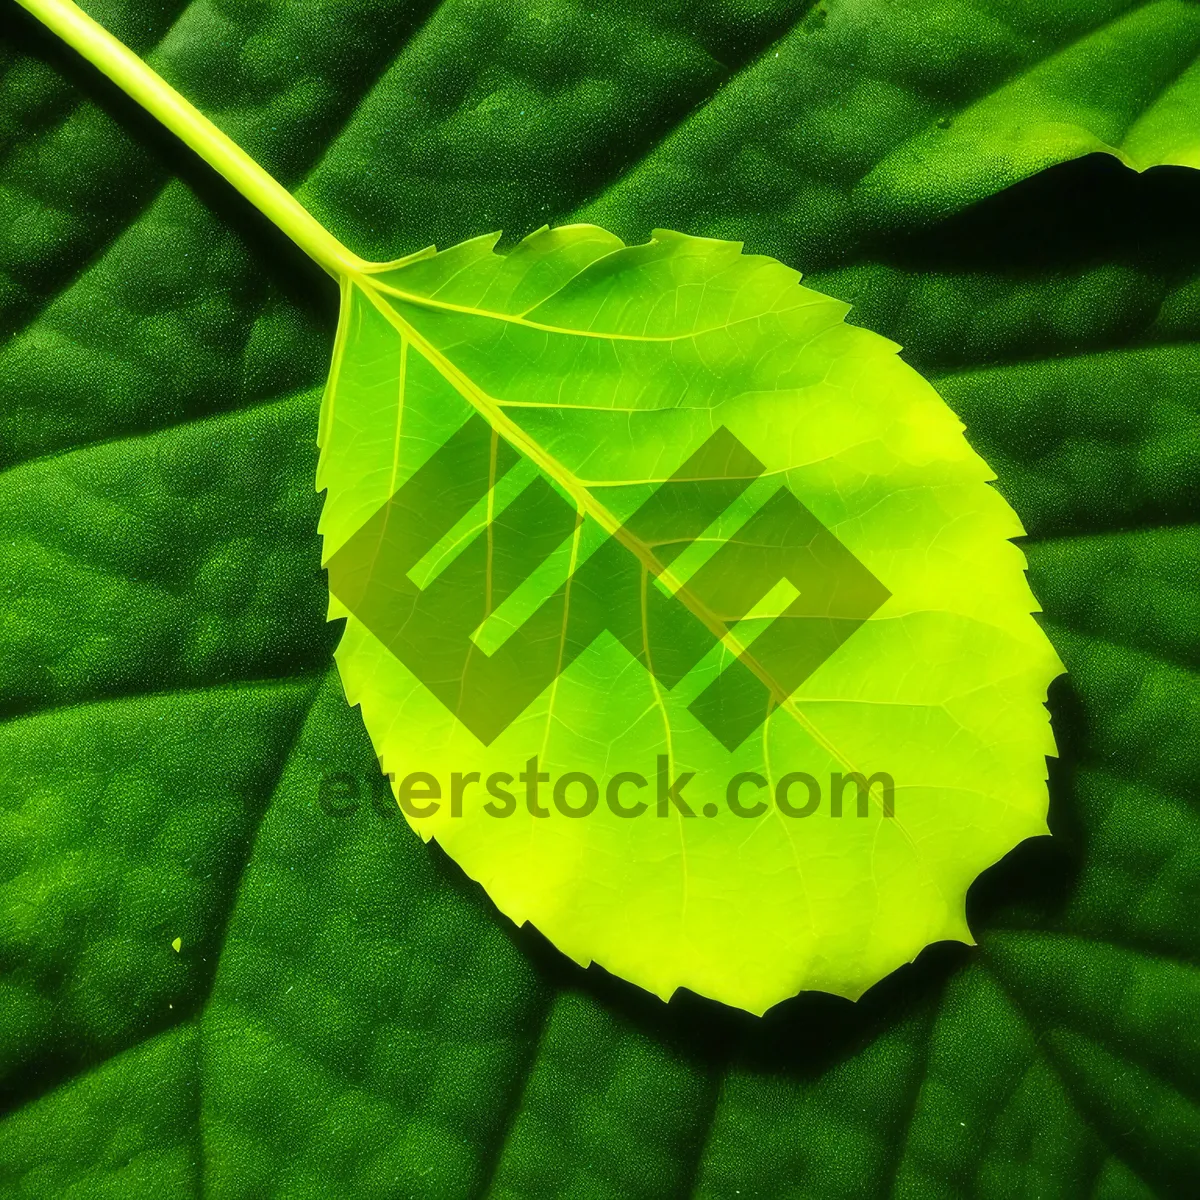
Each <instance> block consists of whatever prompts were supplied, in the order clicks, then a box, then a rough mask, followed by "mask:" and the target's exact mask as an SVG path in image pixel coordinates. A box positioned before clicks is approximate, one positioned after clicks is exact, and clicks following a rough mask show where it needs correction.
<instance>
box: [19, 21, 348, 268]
mask: <svg viewBox="0 0 1200 1200" xmlns="http://www.w3.org/2000/svg"><path fill="white" fill-rule="evenodd" d="M17 3H18V4H20V5H21V6H22V7H23V8H26V9H28V10H29V12H31V13H32V14H33V15H34V16H35V17H37V19H38V20H39V21H41V22H42V24H43V25H45V26H46V27H47V28H48V29H50V30H51V31H52V32H53V33H55V34H57V35H58V36H59V37H60V38H62V40H63V41H64V42H66V43H67V45H69V46H71V47H72V48H73V49H75V50H77V51H78V52H79V53H80V54H82V55H83V57H84V58H86V59H87V60H88V61H89V62H90V63H92V64H93V65H94V66H96V67H97V68H99V69H100V70H101V71H102V72H103V73H104V74H105V75H107V76H108V77H109V79H111V80H112V81H113V83H115V84H116V85H117V86H118V87H119V88H120V89H121V90H122V91H123V92H125V93H126V95H128V96H130V97H131V98H132V99H133V100H136V101H137V103H138V104H140V105H141V106H142V107H143V108H144V109H145V110H146V111H147V112H148V113H150V114H151V116H153V117H156V118H157V119H158V120H159V121H161V122H162V123H163V125H165V126H166V127H167V128H168V129H169V130H170V131H171V132H172V133H173V134H175V136H176V137H178V138H179V139H180V140H181V141H182V142H184V143H185V144H186V145H188V146H190V147H191V148H192V149H193V150H194V151H195V152H196V153H197V154H199V155H200V157H201V158H202V159H204V161H205V162H206V163H208V165H209V166H211V167H212V168H213V169H214V170H215V171H217V172H218V173H219V174H221V175H223V176H224V177H225V178H226V179H227V180H229V182H230V183H231V184H233V186H234V187H235V188H237V190H238V191H239V192H241V193H242V195H243V196H245V197H246V199H247V200H249V201H250V203H251V204H253V205H254V207H255V208H256V209H258V211H259V212H260V213H262V214H263V216H264V217H266V218H267V220H268V221H270V222H271V223H272V224H273V225H275V226H277V227H278V228H279V229H280V230H281V231H282V232H283V233H285V234H286V235H287V236H288V237H289V238H291V239H292V241H293V242H295V243H296V245H297V246H299V247H300V249H301V250H303V251H304V252H305V254H307V255H308V256H309V257H310V258H311V259H313V260H314V261H315V262H316V263H318V264H319V265H320V266H322V267H324V268H325V270H326V271H328V272H329V274H331V275H332V276H334V278H342V277H344V276H345V275H347V274H354V273H357V272H359V271H361V270H363V269H364V267H366V266H367V265H368V264H367V263H365V262H364V261H363V260H362V259H361V258H359V257H358V255H356V254H354V253H353V252H352V251H350V250H348V249H347V248H346V247H345V246H343V245H342V243H341V242H339V241H338V240H337V238H335V237H334V236H333V234H331V233H330V232H329V230H327V229H326V228H325V226H324V225H322V224H321V223H320V222H319V221H318V220H317V219H316V218H315V217H314V216H313V215H312V214H311V213H310V212H309V211H308V209H306V208H305V207H304V205H302V204H301V203H300V202H299V201H298V200H297V199H296V198H295V197H294V196H293V195H292V194H291V192H289V191H288V190H287V188H285V187H284V186H283V185H282V184H281V183H280V182H279V181H278V180H276V179H275V178H274V177H272V176H271V175H270V174H268V172H266V171H265V170H263V168H262V167H260V166H259V165H258V163H256V162H255V161H254V159H252V158H251V157H250V156H249V155H248V154H247V153H246V152H245V151H244V150H243V149H242V148H241V147H240V146H239V145H238V144H237V143H236V142H235V141H233V139H232V138H230V137H228V136H226V135H225V134H224V133H222V132H221V131H220V130H219V129H218V128H217V127H216V126H215V125H214V124H213V123H212V122H211V121H210V120H209V119H208V118H207V117H206V116H204V114H203V113H201V112H200V110H199V109H197V108H196V107H195V106H194V105H192V104H190V103H189V102H188V101H187V100H185V99H184V98H183V97H182V96H181V95H180V94H179V93H178V92H177V91H176V90H175V89H174V88H173V87H171V85H170V84H169V83H167V81H166V80H165V79H163V78H162V76H160V75H158V74H157V73H156V72H155V71H153V70H151V68H150V67H148V66H147V65H146V64H145V63H144V62H143V61H142V60H141V59H140V58H139V57H138V56H137V55H136V54H134V52H133V51H132V50H130V49H129V48H128V47H127V46H125V45H123V44H122V43H121V42H120V41H118V40H117V39H116V38H115V37H113V35H112V34H111V33H109V32H108V30H107V29H105V28H104V27H103V26H102V25H99V24H97V23H96V22H95V21H93V20H92V18H91V17H89V16H88V15H87V13H85V12H84V11H83V10H82V9H81V8H79V7H78V5H76V4H73V3H72V2H71V0H17Z"/></svg>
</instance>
